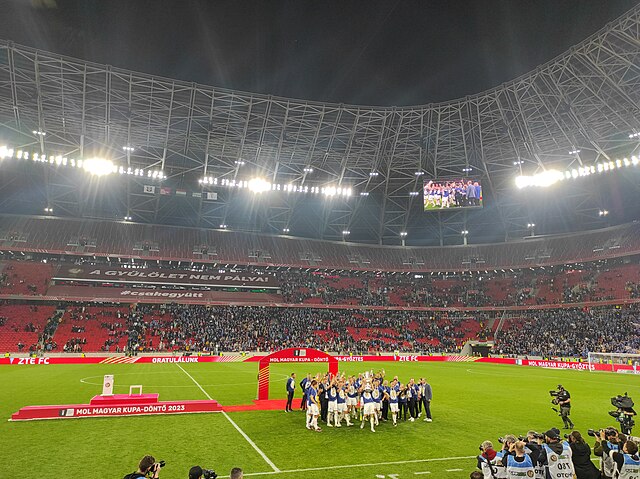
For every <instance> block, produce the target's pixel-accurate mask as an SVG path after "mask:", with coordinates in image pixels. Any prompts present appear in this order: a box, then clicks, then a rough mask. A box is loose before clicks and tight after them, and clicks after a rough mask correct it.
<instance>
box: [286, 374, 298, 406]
mask: <svg viewBox="0 0 640 479" xmlns="http://www.w3.org/2000/svg"><path fill="white" fill-rule="evenodd" d="M295 388H296V373H291V377H290V378H289V379H287V405H286V406H285V408H284V410H285V411H286V412H289V411H293V409H292V407H291V403H293V392H294V390H295Z"/></svg>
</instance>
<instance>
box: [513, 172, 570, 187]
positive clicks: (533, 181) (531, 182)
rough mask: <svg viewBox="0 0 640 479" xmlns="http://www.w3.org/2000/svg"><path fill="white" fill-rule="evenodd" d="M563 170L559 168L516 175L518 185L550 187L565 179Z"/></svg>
mask: <svg viewBox="0 0 640 479" xmlns="http://www.w3.org/2000/svg"><path fill="white" fill-rule="evenodd" d="M564 176H565V175H563V174H562V172H560V171H558V170H547V171H543V172H542V173H537V174H535V175H533V176H527V175H521V176H518V177H516V186H517V187H518V188H526V187H527V186H541V187H548V186H551V185H554V184H556V183H557V182H558V181H562V180H563V179H564Z"/></svg>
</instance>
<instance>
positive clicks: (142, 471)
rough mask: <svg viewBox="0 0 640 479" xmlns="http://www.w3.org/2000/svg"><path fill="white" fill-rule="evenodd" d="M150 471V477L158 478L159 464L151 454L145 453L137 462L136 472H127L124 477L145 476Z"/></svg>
mask: <svg viewBox="0 0 640 479" xmlns="http://www.w3.org/2000/svg"><path fill="white" fill-rule="evenodd" d="M150 473H152V475H151V476H149V477H150V478H151V479H158V474H159V473H160V464H159V463H157V462H156V458H155V457H153V456H151V455H146V456H144V457H143V458H142V459H140V462H139V463H138V470H137V471H136V472H132V473H131V474H127V475H126V476H124V479H139V478H143V477H147V474H150Z"/></svg>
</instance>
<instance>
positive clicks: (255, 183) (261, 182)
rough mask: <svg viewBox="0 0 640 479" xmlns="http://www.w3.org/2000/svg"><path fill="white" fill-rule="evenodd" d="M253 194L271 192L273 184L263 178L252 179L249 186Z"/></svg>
mask: <svg viewBox="0 0 640 479" xmlns="http://www.w3.org/2000/svg"><path fill="white" fill-rule="evenodd" d="M247 187H248V188H249V190H250V191H252V192H253V193H264V192H265V191H270V190H271V183H269V182H268V181H267V180H265V179H263V178H252V179H250V180H249V183H248V185H247Z"/></svg>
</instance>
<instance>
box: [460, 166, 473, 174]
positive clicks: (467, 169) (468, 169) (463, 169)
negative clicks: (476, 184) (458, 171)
mask: <svg viewBox="0 0 640 479" xmlns="http://www.w3.org/2000/svg"><path fill="white" fill-rule="evenodd" d="M471 170H472V168H471V167H469V166H467V167H466V168H462V172H463V173H469V172H470V171H471Z"/></svg>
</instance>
